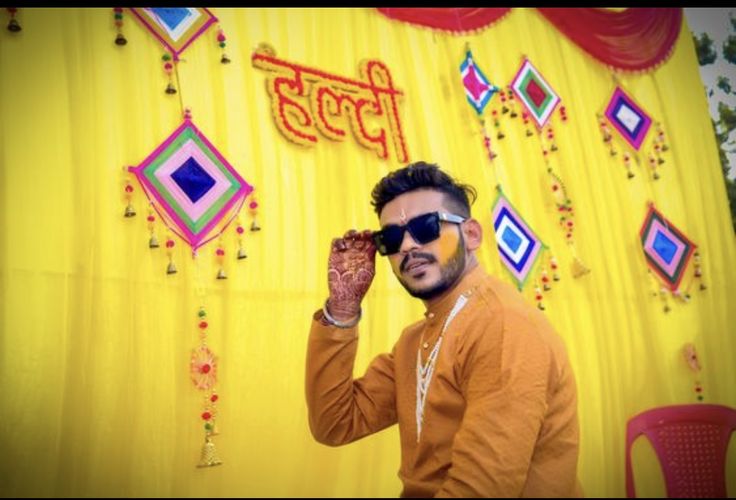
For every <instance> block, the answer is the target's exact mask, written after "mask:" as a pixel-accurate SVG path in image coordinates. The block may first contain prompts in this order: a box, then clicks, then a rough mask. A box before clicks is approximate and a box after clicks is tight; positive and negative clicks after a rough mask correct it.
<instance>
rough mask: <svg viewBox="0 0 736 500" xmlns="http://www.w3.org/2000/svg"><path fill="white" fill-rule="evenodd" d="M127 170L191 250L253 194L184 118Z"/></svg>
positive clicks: (192, 124)
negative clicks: (155, 146) (140, 161)
mask: <svg viewBox="0 0 736 500" xmlns="http://www.w3.org/2000/svg"><path fill="white" fill-rule="evenodd" d="M129 170H130V171H131V172H133V173H135V175H136V177H137V178H138V180H139V181H140V183H141V185H142V186H143V188H144V190H145V191H146V194H147V195H148V197H149V198H152V199H151V201H152V202H154V203H155V206H156V208H157V210H158V211H159V213H160V215H161V216H162V217H164V216H166V219H168V220H169V221H170V222H171V223H173V225H174V226H175V228H174V227H172V230H174V231H175V232H176V233H177V234H178V235H179V236H180V237H181V238H182V239H184V240H185V241H186V242H187V243H189V245H190V246H191V247H192V251H196V249H197V248H198V247H200V246H202V245H203V244H204V243H206V242H207V240H206V238H207V236H208V235H209V234H210V232H211V231H212V230H213V229H214V228H215V227H216V226H217V225H218V224H219V223H220V221H222V220H223V218H224V217H225V216H226V215H228V214H229V213H231V212H232V211H233V210H235V211H236V212H237V211H238V210H239V209H240V207H241V206H242V202H243V201H244V200H245V198H246V197H247V196H248V194H249V193H250V192H251V191H252V190H253V188H252V187H251V185H250V184H248V183H247V182H246V181H245V180H244V179H243V178H242V177H241V176H240V174H238V172H237V171H236V170H235V169H234V168H233V167H232V165H230V163H228V161H227V160H226V159H225V158H224V157H223V156H222V154H220V152H219V151H218V150H217V148H215V147H214V146H213V145H212V143H211V142H210V141H209V140H207V138H206V137H205V136H204V134H202V133H201V132H200V131H199V129H198V128H197V127H196V126H195V125H194V123H192V122H191V120H189V119H185V120H184V122H183V123H182V124H181V125H180V126H179V128H177V129H176V130H175V131H174V132H173V133H172V134H171V136H169V138H168V139H166V140H165V141H164V142H163V144H161V145H160V146H159V147H158V148H156V149H155V150H154V151H153V152H152V153H151V154H150V155H149V156H148V158H146V159H145V160H144V161H143V163H141V164H140V165H139V166H137V167H129ZM170 227H171V226H170Z"/></svg>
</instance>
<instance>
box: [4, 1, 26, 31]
mask: <svg viewBox="0 0 736 500" xmlns="http://www.w3.org/2000/svg"><path fill="white" fill-rule="evenodd" d="M6 10H7V11H8V14H10V21H9V22H8V31H10V32H11V33H18V32H19V31H21V30H22V29H23V28H21V27H20V24H18V20H17V19H16V18H15V14H16V13H17V12H18V9H16V8H15V7H8V8H7V9H6Z"/></svg>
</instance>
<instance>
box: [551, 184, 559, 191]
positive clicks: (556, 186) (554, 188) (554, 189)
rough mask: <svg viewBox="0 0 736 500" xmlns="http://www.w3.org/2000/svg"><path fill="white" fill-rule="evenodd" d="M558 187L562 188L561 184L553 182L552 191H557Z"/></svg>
mask: <svg viewBox="0 0 736 500" xmlns="http://www.w3.org/2000/svg"><path fill="white" fill-rule="evenodd" d="M558 189H560V186H558V185H557V184H552V191H557V190H558Z"/></svg>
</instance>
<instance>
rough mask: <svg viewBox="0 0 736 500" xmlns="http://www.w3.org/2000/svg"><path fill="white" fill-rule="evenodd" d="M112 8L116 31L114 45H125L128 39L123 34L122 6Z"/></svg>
mask: <svg viewBox="0 0 736 500" xmlns="http://www.w3.org/2000/svg"><path fill="white" fill-rule="evenodd" d="M112 10H113V12H114V13H115V29H117V31H118V34H117V36H116V37H115V45H125V44H126V43H128V40H126V39H125V37H124V36H123V8H122V7H115V8H114V9H112Z"/></svg>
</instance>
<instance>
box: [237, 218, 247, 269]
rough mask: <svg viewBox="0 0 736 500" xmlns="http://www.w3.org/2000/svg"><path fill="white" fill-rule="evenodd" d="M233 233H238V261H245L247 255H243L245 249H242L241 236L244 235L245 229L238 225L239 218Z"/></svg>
mask: <svg viewBox="0 0 736 500" xmlns="http://www.w3.org/2000/svg"><path fill="white" fill-rule="evenodd" d="M235 232H236V233H238V260H243V259H246V258H248V255H247V254H246V253H245V249H243V234H244V233H245V228H243V226H242V225H241V224H240V218H238V222H237V226H236V228H235Z"/></svg>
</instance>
